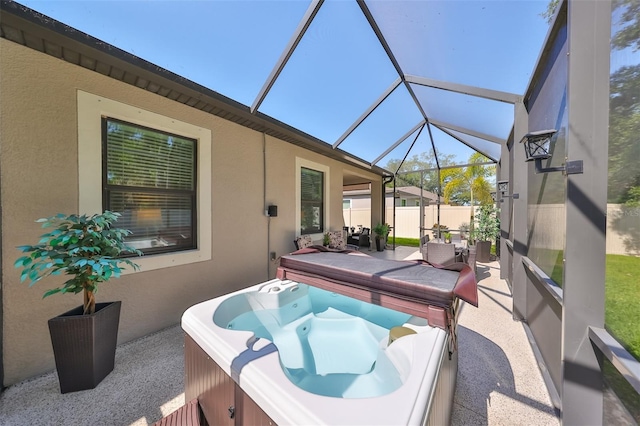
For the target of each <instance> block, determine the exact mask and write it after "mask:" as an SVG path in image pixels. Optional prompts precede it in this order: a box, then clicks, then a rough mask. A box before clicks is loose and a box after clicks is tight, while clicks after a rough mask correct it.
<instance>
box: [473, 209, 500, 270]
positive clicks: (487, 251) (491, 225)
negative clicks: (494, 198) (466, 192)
mask: <svg viewBox="0 0 640 426" xmlns="http://www.w3.org/2000/svg"><path fill="white" fill-rule="evenodd" d="M497 213H498V209H496V208H495V207H494V206H493V205H492V204H485V205H482V206H480V209H479V211H478V214H477V215H476V220H477V224H476V226H475V227H474V228H473V238H474V239H475V244H476V260H477V261H479V262H489V261H490V260H491V242H492V241H494V240H495V239H496V237H497V236H498V233H499V232H500V219H499V218H498V214H497Z"/></svg>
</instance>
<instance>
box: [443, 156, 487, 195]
mask: <svg viewBox="0 0 640 426" xmlns="http://www.w3.org/2000/svg"><path fill="white" fill-rule="evenodd" d="M488 161H490V160H489V159H488V158H487V157H485V156H484V155H482V154H480V153H479V152H476V153H473V154H471V156H470V157H469V164H474V163H486V162H488ZM495 173H496V169H495V166H486V165H485V166H480V165H478V166H475V165H471V166H467V167H460V168H452V169H444V170H442V171H441V172H440V177H441V182H442V186H443V196H444V202H445V203H447V204H452V205H460V206H468V205H470V206H473V205H475V204H477V203H478V204H491V203H493V199H492V198H491V192H492V191H493V188H494V185H493V183H492V182H491V181H490V179H489V178H491V177H492V176H495Z"/></svg>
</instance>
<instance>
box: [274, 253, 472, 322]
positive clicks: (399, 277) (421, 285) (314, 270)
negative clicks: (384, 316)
mask: <svg viewBox="0 0 640 426" xmlns="http://www.w3.org/2000/svg"><path fill="white" fill-rule="evenodd" d="M277 277H278V278H280V279H290V280H294V281H298V282H302V283H305V284H309V285H313V286H317V287H320V288H324V289H326V290H330V291H334V292H336V293H340V294H344V295H347V296H351V297H355V298H357V299H360V300H365V301H367V302H370V303H374V304H377V305H381V306H385V307H388V308H391V309H396V310H399V311H401V312H407V313H409V314H412V315H417V316H421V317H424V318H428V320H429V322H430V323H431V324H432V325H436V326H439V327H442V328H449V327H450V326H451V324H450V321H451V319H452V318H453V317H454V316H455V313H454V312H453V311H454V305H455V301H456V298H460V299H462V300H464V301H466V302H468V303H470V304H472V305H473V306H478V292H477V283H476V279H475V274H474V272H473V270H472V269H471V268H470V267H469V266H468V265H466V264H463V263H456V264H453V265H450V266H447V267H441V266H439V265H435V266H433V265H429V264H427V263H426V262H424V261H421V260H417V261H398V260H385V259H377V258H374V257H372V256H368V255H366V254H363V253H361V252H349V251H333V250H328V249H325V248H324V247H317V246H313V247H308V248H305V249H302V250H298V251H296V252H293V253H291V254H289V255H285V256H282V257H281V258H280V266H279V267H278V271H277Z"/></svg>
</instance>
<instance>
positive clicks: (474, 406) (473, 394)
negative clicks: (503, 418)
mask: <svg viewBox="0 0 640 426" xmlns="http://www.w3.org/2000/svg"><path fill="white" fill-rule="evenodd" d="M458 345H459V369H458V383H457V389H456V394H455V400H454V402H455V404H456V405H460V406H461V407H462V408H464V409H465V410H466V411H467V412H472V413H473V418H474V421H473V423H474V424H488V423H487V421H488V420H487V418H488V411H487V407H490V406H491V404H492V401H491V398H492V395H495V393H496V392H497V393H500V394H503V395H506V396H507V397H509V398H511V399H512V400H514V401H518V402H520V403H522V404H526V405H528V406H530V407H532V408H534V409H536V410H540V411H544V412H545V413H553V409H552V408H551V407H549V406H548V405H547V404H545V403H542V402H540V401H537V400H535V399H532V398H529V397H528V396H526V395H523V394H521V393H519V392H518V390H517V389H516V386H515V381H514V376H513V371H512V369H511V363H510V362H509V359H508V358H507V356H506V355H505V353H504V351H503V350H502V349H501V348H500V347H499V346H498V345H496V344H495V343H493V342H492V341H491V340H489V339H487V338H486V337H484V336H482V335H480V334H478V333H476V332H475V331H473V330H470V329H468V328H466V327H463V326H458ZM460 413H461V411H459V412H458V415H456V413H455V412H454V416H453V421H452V423H451V424H452V425H454V426H455V425H462V424H467V423H468V421H469V419H468V418H467V419H465V417H468V415H466V416H465V415H464V414H460ZM481 419H484V420H481ZM513 420H514V422H516V421H517V420H516V419H513ZM478 422H480V423H478ZM514 424H515V423H514Z"/></svg>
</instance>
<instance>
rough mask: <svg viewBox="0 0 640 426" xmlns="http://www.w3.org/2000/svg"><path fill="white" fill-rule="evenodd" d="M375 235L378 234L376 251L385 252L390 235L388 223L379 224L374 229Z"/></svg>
mask: <svg viewBox="0 0 640 426" xmlns="http://www.w3.org/2000/svg"><path fill="white" fill-rule="evenodd" d="M373 233H374V234H376V237H375V239H376V250H377V251H382V250H384V246H385V240H386V238H387V235H389V225H388V224H386V223H378V224H377V225H376V226H374V227H373Z"/></svg>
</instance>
